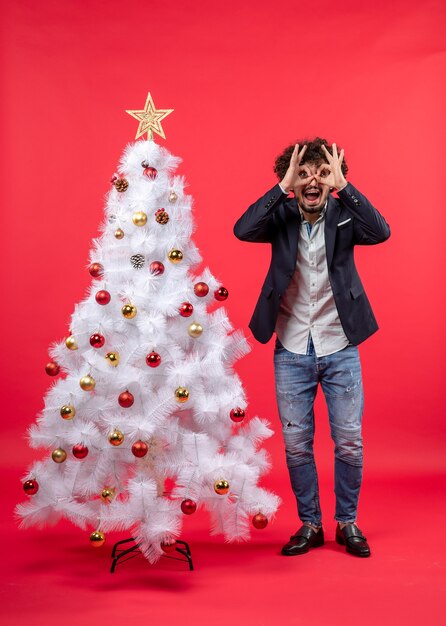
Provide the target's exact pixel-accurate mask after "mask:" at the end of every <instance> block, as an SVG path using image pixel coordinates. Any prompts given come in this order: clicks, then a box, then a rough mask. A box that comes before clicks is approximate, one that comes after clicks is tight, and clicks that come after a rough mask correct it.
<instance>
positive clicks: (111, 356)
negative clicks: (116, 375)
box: [105, 352, 119, 367]
mask: <svg viewBox="0 0 446 626" xmlns="http://www.w3.org/2000/svg"><path fill="white" fill-rule="evenodd" d="M105 358H106V359H107V361H108V362H109V363H110V365H112V366H113V367H117V366H118V365H119V354H118V353H117V352H107V354H106V355H105Z"/></svg>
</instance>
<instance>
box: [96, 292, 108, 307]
mask: <svg viewBox="0 0 446 626" xmlns="http://www.w3.org/2000/svg"><path fill="white" fill-rule="evenodd" d="M95 298H96V302H97V303H98V304H108V303H109V302H110V300H111V295H110V294H109V293H108V291H105V289H101V291H98V292H97V294H96V296H95Z"/></svg>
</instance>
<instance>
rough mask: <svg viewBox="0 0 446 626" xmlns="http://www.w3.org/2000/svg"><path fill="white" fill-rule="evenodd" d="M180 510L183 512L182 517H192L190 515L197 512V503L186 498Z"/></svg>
mask: <svg viewBox="0 0 446 626" xmlns="http://www.w3.org/2000/svg"><path fill="white" fill-rule="evenodd" d="M181 510H182V511H183V513H184V515H192V513H195V511H196V510H197V503H196V502H194V501H193V500H191V499H190V498H187V499H186V500H183V502H182V503H181Z"/></svg>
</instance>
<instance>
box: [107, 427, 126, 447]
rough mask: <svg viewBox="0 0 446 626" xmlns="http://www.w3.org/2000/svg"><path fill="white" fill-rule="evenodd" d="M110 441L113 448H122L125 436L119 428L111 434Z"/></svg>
mask: <svg viewBox="0 0 446 626" xmlns="http://www.w3.org/2000/svg"><path fill="white" fill-rule="evenodd" d="M108 440H109V442H110V443H111V445H112V446H120V445H121V443H122V442H123V441H124V435H123V433H122V432H121V431H120V430H119V429H118V428H115V430H114V431H113V432H111V433H110V434H109V436H108Z"/></svg>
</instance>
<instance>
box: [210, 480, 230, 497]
mask: <svg viewBox="0 0 446 626" xmlns="http://www.w3.org/2000/svg"><path fill="white" fill-rule="evenodd" d="M214 491H215V493H218V495H219V496H224V495H225V494H227V493H228V491H229V483H228V481H227V480H224V479H221V480H217V482H216V483H214Z"/></svg>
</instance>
